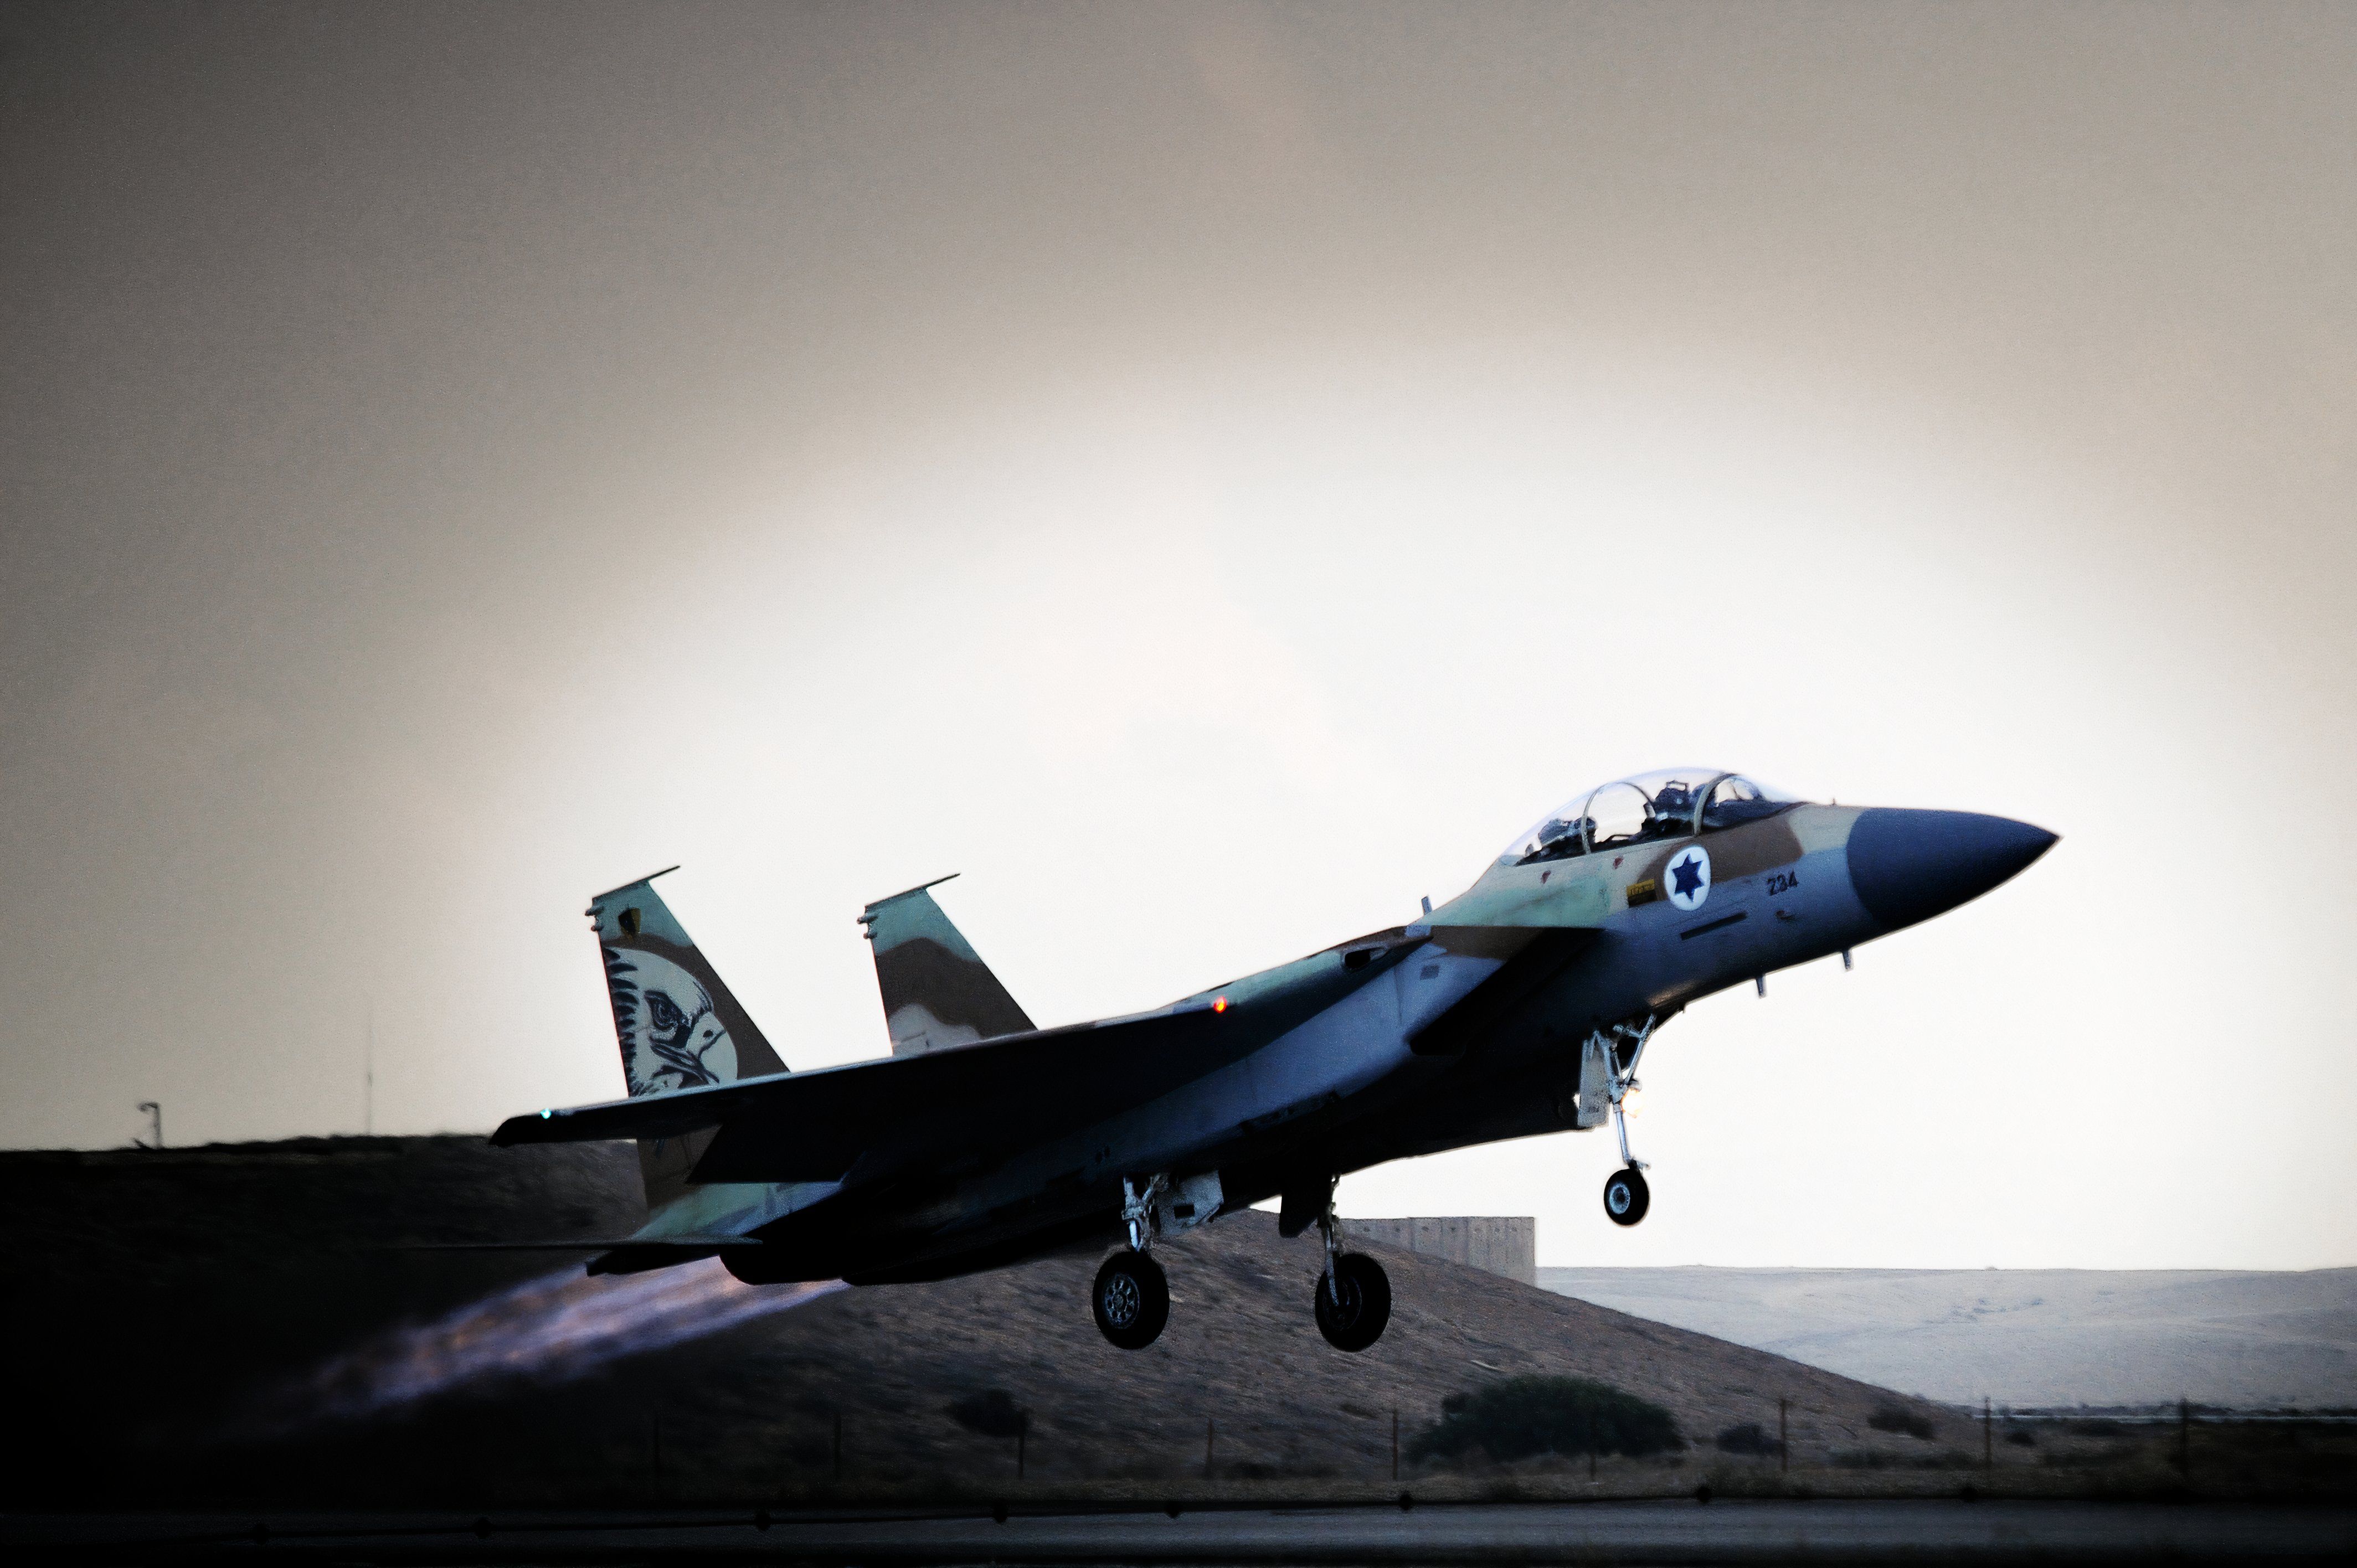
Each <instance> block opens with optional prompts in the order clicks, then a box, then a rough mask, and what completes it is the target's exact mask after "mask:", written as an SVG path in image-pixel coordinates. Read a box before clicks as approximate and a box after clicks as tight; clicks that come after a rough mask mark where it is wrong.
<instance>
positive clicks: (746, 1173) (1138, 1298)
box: [493, 768, 2054, 1350]
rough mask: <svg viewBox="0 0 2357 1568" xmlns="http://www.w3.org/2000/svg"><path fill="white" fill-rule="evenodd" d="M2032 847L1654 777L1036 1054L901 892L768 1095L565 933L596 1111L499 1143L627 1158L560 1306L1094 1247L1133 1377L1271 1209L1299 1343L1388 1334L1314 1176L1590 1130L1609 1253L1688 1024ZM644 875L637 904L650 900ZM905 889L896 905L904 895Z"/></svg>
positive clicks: (931, 1275)
mask: <svg viewBox="0 0 2357 1568" xmlns="http://www.w3.org/2000/svg"><path fill="white" fill-rule="evenodd" d="M2052 843H2054V835H2053V834H2052V833H2050V832H2045V831H2043V830H2042V829H2039V828H2034V827H2031V826H2029V824H2027V823H2024V822H2012V821H2008V820H2007V819H2005V818H2002V817H1989V816H1976V815H1971V814H1968V813H1964V812H1959V811H1889V810H1877V809H1860V808H1858V807H1855V806H1838V805H1813V804H1810V803H1808V802H1805V801H1801V800H1793V799H1792V798H1790V797H1788V796H1786V795H1783V794H1780V793H1779V792H1777V791H1776V790H1773V789H1769V788H1767V787H1765V786H1764V785H1761V784H1759V783H1756V782H1754V781H1752V780H1750V779H1746V778H1743V777H1741V776H1740V775H1738V774H1734V773H1727V772H1722V771H1720V770H1718V769H1717V768H1671V769H1667V770H1663V771H1660V772H1654V773H1646V774H1641V775H1639V776H1637V777H1635V778H1631V779H1620V780H1618V781H1616V782H1614V783H1610V784H1606V785H1603V786H1601V787H1599V788H1598V789H1590V790H1587V791H1586V792H1585V793H1582V794H1580V795H1577V796H1575V797H1573V798H1572V800H1571V801H1570V802H1569V803H1568V804H1566V806H1564V807H1563V809H1561V810H1560V811H1555V812H1552V813H1550V814H1549V815H1548V816H1547V817H1546V818H1544V820H1543V821H1541V822H1539V823H1538V825H1537V826H1535V827H1534V828H1532V829H1531V830H1530V831H1529V832H1525V833H1523V834H1521V835H1520V836H1519V837H1517V838H1516V839H1515V840H1514V841H1513V842H1512V843H1510V844H1508V845H1507V846H1506V849H1505V851H1504V853H1503V854H1500V855H1499V856H1498V858H1497V860H1496V861H1495V862H1494V863H1493V864H1492V865H1490V866H1489V867H1488V869H1486V870H1484V871H1483V872H1482V874H1481V875H1480V879H1479V880H1477V881H1476V882H1475V883H1474V884H1473V886H1471V887H1469V888H1468V889H1467V890H1466V891H1465V892H1464V893H1463V894H1461V895H1459V896H1458V897H1455V898H1452V899H1450V900H1449V901H1448V903H1446V904H1443V905H1442V906H1441V907H1440V908H1437V909H1436V908H1432V907H1431V904H1430V901H1429V900H1426V904H1425V911H1424V914H1423V916H1422V918H1419V919H1417V920H1416V921H1415V922H1414V923H1413V924H1410V925H1405V926H1396V927H1394V928H1392V929H1389V930H1382V931H1374V932H1371V933H1370V934H1368V935H1366V936H1363V937H1359V938H1355V939H1353V940H1350V941H1346V942H1341V943H1338V944H1337V945H1335V946H1333V947H1330V948H1328V949H1326V950H1323V951H1321V952H1315V953H1311V954H1310V955H1309V956H1308V957H1307V958H1303V959H1297V960H1296V961H1293V962H1291V963H1287V964H1281V965H1279V966H1278V967H1276V968H1275V969H1270V970H1264V971H1262V972H1260V973H1258V974H1253V975H1247V976H1245V977H1243V979H1240V980H1232V981H1229V982H1227V983H1225V984H1222V985H1215V986H1212V987H1211V988H1210V989H1208V990H1204V991H1200V992H1197V993H1195V994H1193V995H1191V996H1185V997H1181V998H1180V999H1179V1000H1178V1001H1176V1002H1173V1003H1171V1004H1168V1006H1164V1007H1157V1008H1156V1009H1154V1010H1153V1011H1151V1012H1147V1013H1135V1014H1131V1015H1127V1016H1125V1017H1119V1018H1107V1019H1103V1020H1100V1021H1098V1022H1095V1023H1089V1024H1075V1025H1068V1026H1063V1027H1060V1028H1052V1029H1041V1028H1038V1027H1035V1026H1033V1024H1032V1022H1031V1019H1030V1017H1029V1016H1028V1015H1027V1014H1026V1013H1025V1012H1024V1011H1023V1009H1022V1008H1021V1007H1020V1006H1018V1005H1017V1004H1016V1001H1015V999H1014V998H1013V997H1012V996H1010V995H1008V994H1007V993H1006V987H1004V986H1003V985H1001V984H1000V983H998V980H997V978H996V976H995V975H993V974H992V973H991V972H990V971H989V969H988V968H987V967H985V965H984V963H983V961H982V960H981V959H980V958H979V957H978V956H976V954H975V952H974V949H973V947H972V946H971V945H970V944H968V943H967V941H966V940H965V939H964V938H963V936H961V935H960V934H959V933H958V929H957V928H956V927H955V926H953V925H952V924H951V923H950V921H949V918H948V917H946V916H945V915H943V914H942V909H941V907H940V906H939V905H938V904H936V903H935V902H934V900H933V897H932V896H931V893H930V892H928V891H927V890H926V887H916V888H911V889H909V891H908V892H905V893H896V894H894V895H893V896H892V897H888V898H884V899H879V900H878V901H877V902H876V903H874V904H871V905H869V906H868V907H867V908H866V912H865V913H863V914H862V915H861V916H860V917H859V920H860V923H861V924H862V925H863V926H865V927H866V935H867V938H868V940H870V941H871V942H873V943H874V945H875V954H876V977H877V983H878V985H879V986H880V988H881V989H882V992H883V997H884V1014H885V1019H886V1023H887V1027H888V1031H889V1034H890V1036H891V1043H892V1055H891V1056H890V1058H886V1059H878V1060H874V1061H866V1062H858V1063H855V1064H853V1065H851V1066H848V1067H835V1068H821V1069H813V1070H810V1071H806V1072H790V1071H788V1070H787V1069H786V1065H785V1063H784V1061H783V1060H782V1059H780V1057H779V1055H778V1053H777V1051H776V1049H775V1048H774V1047H771V1045H770V1041H769V1039H768V1038H767V1037H766V1036H764V1035H763V1034H762V1033H761V1031H760V1029H759V1028H758V1027H757V1026H755V1025H754V1023H753V1020H752V1019H751V1018H749V1017H748V1016H747V1015H746V1014H745V1011H744V1009H743V1008H742V1007H740V1006H738V1005H737V1000H736V998H735V997H734V996H732V995H731V994H730V993H729V991H728V987H727V985H726V983H723V982H722V980H721V978H720V976H719V975H718V974H717V973H716V972H714V970H713V967H712V965H711V964H710V963H709V962H707V961H705V957H704V954H703V953H702V952H701V951H700V950H698V949H697V947H696V945H695V943H694V941H692V940H689V938H688V934H687V932H686V931H685V930H684V929H682V927H681V926H680V923H679V921H678V920H677V919H676V918H673V915H672V912H671V911H670V909H668V908H665V907H664V905H663V901H662V898H661V897H658V896H657V895H656V893H655V891H654V888H653V886H652V882H653V878H652V877H649V878H647V879H646V880H644V881H640V882H633V883H631V884H630V885H629V886H625V887H618V888H616V889H614V890H613V891H612V892H610V893H602V894H599V895H598V896H597V897H596V898H594V899H592V900H591V901H590V905H589V908H588V911H587V913H588V915H589V918H590V919H591V920H592V922H593V923H594V924H595V926H596V928H597V945H598V948H599V950H600V951H601V952H602V953H603V955H604V958H605V965H606V980H607V987H608V991H609V992H610V993H611V995H612V999H613V1006H614V1027H615V1030H616V1032H617V1034H618V1035H619V1037H620V1041H621V1053H622V1069H623V1074H624V1077H625V1078H626V1079H627V1080H628V1082H629V1085H630V1098H629V1099H628V1100H620V1101H612V1102H609V1103H607V1104H602V1105H589V1106H583V1107H581V1108H579V1109H577V1110H570V1111H558V1110H548V1111H542V1112H536V1113H533V1114H528V1115H523V1116H518V1117H514V1118H512V1119H511V1120H510V1121H508V1122H505V1123H504V1124H502V1125H501V1126H500V1129H499V1131H498V1132H497V1133H495V1134H494V1135H493V1141H494V1142H496V1143H499V1144H528V1143H551V1142H570V1141H576V1140H587V1139H634V1140H636V1141H637V1143H638V1146H639V1160H640V1171H641V1174H642V1176H643V1177H644V1179H645V1184H646V1194H647V1206H648V1219H647V1223H646V1224H645V1226H644V1227H643V1228H642V1229H640V1230H638V1231H637V1232H636V1233H634V1234H632V1235H630V1236H629V1237H626V1238H621V1239H619V1240H614V1241H612V1242H610V1243H598V1244H597V1245H601V1246H604V1247H605V1248H606V1251H604V1252H603V1254H602V1255H601V1256H599V1257H597V1258H596V1259H595V1260H593V1261H592V1262H591V1263H590V1264H589V1268H590V1271H591V1272H592V1273H631V1272H636V1271H640V1270H644V1269H651V1268H659V1267H662V1266H663V1265H665V1264H670V1263H678V1262H685V1261H688V1260H690V1259H694V1258H701V1257H709V1256H712V1255H714V1254H718V1256H719V1257H720V1259H721V1260H722V1262H724V1263H725V1264H726V1267H727V1269H728V1270H729V1272H730V1273H734V1274H735V1275H736V1276H737V1278H738V1279H740V1280H745V1281H748V1282H753V1283H765V1282H776V1281H787V1280H823V1279H834V1278H838V1277H840V1278H842V1279H844V1280H846V1281H848V1282H850V1283H853V1284H880V1283H888V1282H892V1281H907V1280H936V1279H945V1278H948V1277H951V1276H953V1275H957V1274H963V1273H974V1272H975V1271H979V1270H984V1269H992V1268H998V1267H1003V1266H1005V1265H1007V1264H1011V1263H1016V1262H1022V1261H1024V1260H1026V1259H1029V1258H1036V1257H1039V1256H1041V1255H1043V1254H1046V1253H1049V1252H1051V1251H1071V1250H1078V1249H1089V1248H1093V1247H1098V1246H1103V1245H1105V1244H1106V1243H1108V1242H1111V1243H1113V1244H1114V1251H1113V1253H1112V1255H1111V1256H1109V1257H1108V1258H1106V1259H1105V1261H1104V1264H1103V1267H1102V1268H1101V1269H1100V1270H1099V1271H1098V1273H1097V1275H1096V1280H1095V1283H1094V1285H1093V1286H1092V1289H1091V1291H1090V1294H1089V1305H1090V1307H1091V1309H1092V1312H1093V1313H1094V1315H1095V1317H1096V1322H1097V1326H1098V1327H1099V1328H1100V1329H1102V1330H1103V1333H1104V1336H1105V1337H1106V1338H1107V1339H1109V1340H1111V1341H1112V1342H1113V1343H1114V1344H1115V1345H1118V1346H1121V1347H1124V1348H1130V1349H1136V1348H1141V1347H1144V1346H1146V1345H1150V1344H1152V1343H1153V1342H1154V1339H1155V1338H1156V1337H1157V1335H1159V1334H1160V1333H1161V1332H1162V1328H1163V1326H1164V1324H1165V1323H1166V1322H1168V1318H1169V1315H1170V1292H1169V1287H1168V1283H1167V1281H1166V1279H1165V1276H1164V1274H1163V1272H1162V1269H1161V1267H1160V1265H1159V1264H1158V1263H1157V1262H1156V1261H1155V1258H1154V1252H1153V1248H1154V1245H1155V1242H1156V1241H1157V1240H1158V1239H1160V1238H1163V1237H1167V1236H1170V1235H1172V1234H1174V1233H1176V1232H1179V1231H1181V1230H1188V1229H1189V1228H1191V1227H1193V1226H1197V1225H1203V1224H1208V1223H1210V1222H1211V1221H1213V1220H1215V1219H1218V1218H1219V1217H1220V1216H1221V1215H1222V1214H1226V1213H1231V1212H1232V1211H1234V1210H1236V1209H1239V1208H1244V1207H1246V1206H1248V1205H1251V1204H1254V1203H1259V1202H1263V1201H1265V1200H1266V1199H1269V1198H1271V1197H1275V1198H1278V1199H1279V1200H1280V1213H1279V1220H1278V1229H1279V1230H1280V1232H1281V1233H1282V1234H1284V1235H1286V1236H1288V1237H1291V1236H1298V1235H1300V1234H1301V1233H1302V1232H1303V1231H1305V1230H1308V1228H1309V1227H1311V1226H1315V1227H1317V1229H1318V1232H1319V1234H1320V1235H1321V1236H1322V1237H1323V1238H1324V1240H1325V1247H1326V1263H1327V1266H1326V1269H1325V1272H1324V1273H1322V1274H1321V1275H1320V1276H1319V1279H1318V1286H1317V1291H1316V1295H1315V1298H1314V1301H1313V1303H1312V1306H1313V1309H1314V1311H1315V1314H1316V1316H1317V1321H1318V1329H1319V1330H1320V1331H1321V1332H1322V1333H1323V1334H1324V1335H1325V1337H1326V1339H1327V1341H1328V1343H1329V1344H1331V1345H1333V1346H1335V1347H1336V1348H1339V1349H1342V1350H1362V1349H1364V1348H1367V1347H1368V1346H1370V1345H1372V1344H1373V1343H1374V1342H1375V1340H1376V1339H1377V1338H1378V1337H1380V1336H1381V1335H1382V1333H1383V1326H1384V1324H1385V1322H1386V1321H1387V1320H1388V1319H1389V1317H1390V1316H1391V1286H1390V1283H1389V1281H1388V1280H1386V1279H1385V1277H1384V1274H1383V1268H1382V1267H1381V1265H1379V1264H1378V1263H1377V1262H1375V1261H1374V1260H1373V1259H1372V1258H1371V1257H1369V1256H1367V1255H1366V1254H1364V1253H1361V1252H1351V1251H1345V1250H1344V1247H1343V1239H1342V1235H1341V1232H1340V1228H1339V1227H1338V1225H1337V1223H1336V1220H1335V1216H1334V1183H1335V1179H1336V1177H1337V1176H1342V1175H1345V1174H1347V1173H1349V1172H1351V1171H1356V1170H1362V1169H1364V1168H1366V1167H1367V1166H1369V1165H1378V1164H1381V1163H1382V1162H1383V1161H1386V1160H1396V1159H1401V1158H1404V1157H1405V1156H1407V1155H1429V1154H1434V1153H1437V1152H1438V1151H1440V1150H1444V1149H1460V1148H1464V1147H1467V1146H1469V1145H1470V1144H1486V1143H1490V1142H1492V1141H1494V1140H1497V1139H1501V1138H1521V1137H1528V1136H1531V1135H1534V1134H1536V1133H1554V1132H1560V1131H1563V1130H1565V1129H1567V1128H1594V1127H1598V1126H1601V1125H1602V1124H1604V1123H1605V1122H1608V1121H1609V1122H1611V1123H1612V1124H1613V1128H1614V1131H1615V1132H1616V1133H1617V1134H1618V1135H1619V1138H1620V1155H1621V1165H1620V1168H1619V1169H1618V1170H1616V1171H1615V1172H1614V1173H1613V1175H1612V1176H1611V1178H1610V1179H1609V1181H1608V1182H1607V1183H1606V1184H1605V1187H1604V1208H1605V1212H1606V1213H1607V1214H1609V1216H1610V1217H1611V1218H1612V1219H1613V1220H1614V1221H1616V1222H1617V1223H1619V1224H1621V1225H1634V1224H1636V1223H1637V1222H1638V1221H1639V1220H1641V1219H1643V1218H1644V1217H1645V1210H1646V1207H1647V1203H1648V1197H1647V1193H1646V1186H1645V1176H1644V1171H1645V1168H1646V1167H1645V1163H1644V1162H1643V1161H1642V1160H1640V1159H1638V1158H1636V1157H1635V1156H1634V1155H1631V1153H1630V1150H1629V1135H1628V1127H1627V1123H1626V1122H1625V1120H1624V1119H1623V1117H1622V1114H1621V1104H1622V1101H1623V1099H1624V1097H1625V1096H1626V1095H1627V1094H1628V1093H1629V1091H1630V1090H1632V1089H1634V1088H1635V1087H1636V1086H1637V1077H1636V1074H1637V1068H1638V1064H1639V1062H1640V1060H1641V1058H1643V1056H1644V1053H1645V1051H1646V1049H1647V1048H1648V1047H1649V1046H1650V1045H1651V1043H1652V1039H1653V1036H1654V1035H1655V1034H1656V1033H1657V1032H1659V1030H1660V1029H1661V1027H1662V1026H1663V1024H1665V1023H1667V1022H1668V1021H1669V1020H1670V1019H1671V1018H1673V1017H1674V1016H1675V1015H1677V1013H1678V1012H1679V1010H1680V1009H1682V1008H1684V1006H1685V1005H1686V1004H1688V1003H1690V1002H1693V1001H1694V1000H1695V999H1696V998H1697V997H1702V996H1707V995H1709V994H1710V993H1713V992H1715V991H1719V990H1723V989H1725V988H1726V987H1728V986H1731V985H1738V984H1741V983H1744V982H1746V981H1756V982H1758V983H1760V986H1761V987H1762V988H1763V990H1764V988H1765V985H1766V976H1767V974H1768V972H1770V971H1771V970H1777V969H1782V968H1784V967H1786V966H1787V965H1791V964H1796V963H1805V962H1807V961H1811V960H1813V959H1820V958H1825V957H1828V956H1830V955H1832V954H1835V953H1839V954H1841V955H1842V958H1843V961H1844V962H1845V963H1847V962H1848V958H1849V950H1850V949H1851V948H1853V947H1855V946H1857V945H1858V944H1859V943H1862V942H1866V941H1868V940H1872V939H1874V938H1876V937H1879V936H1883V935H1886V934H1888V933H1889V932H1891V931H1895V930H1897V929H1900V927H1902V926H1911V925H1914V924H1915V923H1916V922H1917V921H1920V920H1923V919H1928V918H1931V917H1932V916H1933V915H1936V914H1939V913H1940V912H1941V911H1942V910H1944V909H1949V908H1953V907H1954V906H1956V905H1958V904H1961V903H1963V902H1964V901H1965V900H1966V899H1968V898H1973V897H1977V896H1979V895H1980V894H1982V893H1985V892H1986V891H1988V890H1989V889H1990V888H1992V887H1995V886H1996V885H1997V884H1998V883H2000V882H2003V881H2005V880H2006V879H2007V877H2010V876H2012V875H2014V874H2015V873H2016V872H2018V871H2020V870H2021V869H2022V868H2023V867H2024V866H2026V865H2029V863H2030V862H2031V861H2033V860H2035V859H2037V858H2038V856H2039V855H2040V854H2043V853H2044V852H2045V851H2046V849H2047V847H2048V846H2049V845H2050V844H2052ZM657 875H662V874H661V873H658V874H657ZM930 886H933V885H932V884H928V885H927V887H930Z"/></svg>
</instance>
